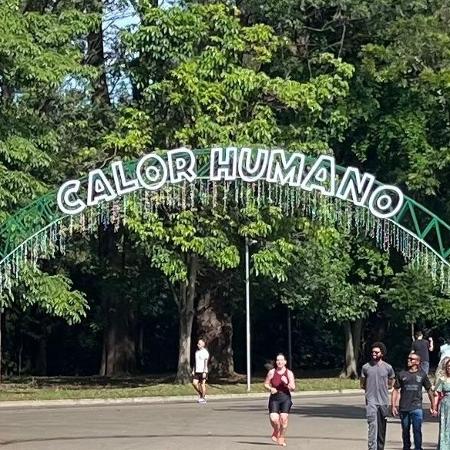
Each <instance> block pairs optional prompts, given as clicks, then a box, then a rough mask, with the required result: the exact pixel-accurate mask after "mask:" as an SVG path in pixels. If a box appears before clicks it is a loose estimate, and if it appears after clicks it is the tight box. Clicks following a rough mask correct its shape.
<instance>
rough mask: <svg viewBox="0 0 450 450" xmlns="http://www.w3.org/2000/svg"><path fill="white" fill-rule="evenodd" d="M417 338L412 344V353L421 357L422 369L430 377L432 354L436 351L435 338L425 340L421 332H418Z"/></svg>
mask: <svg viewBox="0 0 450 450" xmlns="http://www.w3.org/2000/svg"><path fill="white" fill-rule="evenodd" d="M415 336H416V339H415V341H414V342H413V343H412V346H411V351H412V352H413V353H415V354H416V355H419V356H420V360H421V363H420V368H421V369H422V370H423V371H424V372H425V373H426V374H427V375H428V372H429V371H430V352H432V351H433V349H434V343H433V338H431V337H429V338H428V339H424V338H423V333H422V332H421V331H417V332H416V334H415Z"/></svg>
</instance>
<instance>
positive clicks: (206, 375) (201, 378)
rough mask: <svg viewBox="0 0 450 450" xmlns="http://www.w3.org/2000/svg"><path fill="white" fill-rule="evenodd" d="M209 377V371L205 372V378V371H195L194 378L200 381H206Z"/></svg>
mask: <svg viewBox="0 0 450 450" xmlns="http://www.w3.org/2000/svg"><path fill="white" fill-rule="evenodd" d="M207 379H208V373H206V374H205V378H203V372H195V373H194V380H198V381H206V380H207Z"/></svg>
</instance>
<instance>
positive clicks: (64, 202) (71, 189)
mask: <svg viewBox="0 0 450 450" xmlns="http://www.w3.org/2000/svg"><path fill="white" fill-rule="evenodd" d="M80 184H81V183H80V182H79V181H78V180H69V181H66V182H65V183H64V184H63V185H62V186H61V187H60V188H59V190H58V195H57V202H58V207H59V209H60V210H61V211H62V212H63V213H65V214H78V213H80V212H81V211H83V209H84V208H86V203H84V202H83V201H82V200H80V199H79V198H78V199H76V200H71V199H70V196H71V195H74V194H76V193H77V192H78V191H79V190H80Z"/></svg>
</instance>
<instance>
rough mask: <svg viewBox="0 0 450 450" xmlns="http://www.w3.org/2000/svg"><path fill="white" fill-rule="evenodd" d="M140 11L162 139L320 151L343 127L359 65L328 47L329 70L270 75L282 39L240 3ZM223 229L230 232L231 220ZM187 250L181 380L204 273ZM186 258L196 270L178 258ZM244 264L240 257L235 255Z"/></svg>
mask: <svg viewBox="0 0 450 450" xmlns="http://www.w3.org/2000/svg"><path fill="white" fill-rule="evenodd" d="M139 11H140V16H141V18H142V22H141V25H140V28H139V29H138V31H137V32H136V33H130V34H129V35H127V36H126V37H125V38H124V39H125V43H126V45H127V48H128V53H129V55H130V56H129V57H128V59H129V61H130V73H131V81H132V84H133V87H134V92H135V95H134V97H135V98H136V99H137V100H138V103H137V104H138V106H139V108H140V109H142V110H143V111H144V112H145V113H146V115H148V116H149V117H150V118H151V123H152V138H153V143H154V146H155V147H157V148H158V147H160V148H161V147H162V148H170V147H174V146H177V145H181V144H185V145H189V146H192V147H202V146H206V145H210V144H211V143H220V142H225V143H227V144H229V143H234V144H243V143H245V144H248V143H249V142H251V143H261V144H263V145H277V144H279V145H283V144H284V145H287V146H292V147H293V148H298V147H308V146H309V147H308V148H310V147H313V146H315V147H317V148H318V149H319V151H324V150H326V149H327V148H328V146H327V144H326V136H328V134H330V133H334V132H336V128H337V127H339V117H338V116H337V115H336V114H335V113H334V112H333V110H334V108H335V107H336V105H337V104H339V102H340V100H341V98H342V97H345V95H346V92H347V86H348V84H347V80H348V78H349V77H350V76H351V73H352V69H351V67H350V66H348V65H346V64H342V63H341V62H340V61H338V60H335V59H333V58H332V57H331V56H330V55H322V56H321V57H320V58H317V60H316V61H315V63H314V64H315V66H316V67H317V70H319V69H318V68H319V67H321V68H322V69H323V70H324V71H325V73H321V74H320V75H317V76H316V77H314V76H313V77H312V78H311V80H309V81H308V82H305V83H299V82H293V81H291V80H285V79H282V78H271V77H270V76H268V75H267V74H266V73H265V71H264V67H265V66H266V65H267V64H268V63H270V61H271V59H272V57H273V55H274V53H275V51H276V50H277V49H279V48H280V47H281V46H283V41H282V40H280V39H278V38H277V37H276V36H275V35H274V34H273V31H272V30H271V29H270V27H267V26H264V25H255V26H252V27H244V26H242V25H241V24H240V22H239V13H238V11H236V10H235V9H233V8H227V7H225V6H224V5H220V4H214V5H197V4H194V5H188V6H186V7H172V8H168V9H157V8H153V7H152V5H149V4H148V3H146V2H141V3H140V10H139ZM136 54H137V55H138V57H137V58H136V57H135V55H136ZM196 214H197V218H196V219H195V220H196V221H198V223H199V225H200V226H203V225H202V223H206V222H207V221H208V218H207V216H208V215H209V214H211V211H209V210H205V211H197V212H196ZM212 214H214V212H213V213H212ZM222 226H223V224H222ZM197 228H198V226H195V227H194V229H197ZM135 229H136V228H135ZM214 232H215V233H218V234H219V235H225V233H224V229H223V228H222V229H217V230H215V231H214ZM242 235H245V233H243V232H241V236H242ZM141 237H142V233H141ZM231 241H232V242H233V241H237V237H235V238H233V239H231ZM187 248H188V249H189V250H191V249H190V248H189V247H187ZM152 251H153V252H154V250H152ZM233 252H236V250H233ZM182 255H183V256H182V257H181V255H180V254H178V253H177V254H173V253H172V254H171V257H172V258H175V261H177V264H178V267H180V268H181V267H183V270H182V271H181V272H180V273H183V274H184V275H183V276H184V277H185V278H184V280H183V279H182V278H181V279H178V280H177V281H182V280H183V281H182V282H183V283H186V282H187V283H188V285H189V286H191V289H192V290H191V291H189V292H190V295H192V297H193V298H190V297H189V295H187V293H186V295H185V294H183V295H181V296H180V295H178V297H181V298H186V299H188V307H187V308H186V307H185V306H182V307H180V313H181V314H188V316H189V317H188V318H187V319H184V318H181V319H180V320H181V321H182V322H183V323H184V321H186V322H185V324H184V325H183V326H182V327H181V329H182V332H183V336H182V338H181V340H180V364H179V370H178V379H180V380H181V379H182V378H183V377H184V375H183V374H185V373H187V370H188V365H189V357H188V355H189V352H190V350H189V344H190V341H187V339H190V332H191V326H190V323H192V321H191V318H190V317H191V316H192V314H193V310H192V309H191V307H193V305H194V297H195V292H196V291H195V283H197V282H198V281H199V280H198V278H197V275H196V273H197V271H198V263H199V260H198V257H197V256H195V255H194V254H190V253H186V252H185V253H182ZM200 256H202V257H205V254H202V255H200ZM180 258H181V260H182V261H184V264H188V266H189V269H186V267H185V266H182V265H179V262H180ZM236 264H237V260H235V261H233V265H236ZM187 280H189V281H187ZM185 286H186V285H185ZM184 289H185V288H183V292H184ZM186 343H187V344H188V345H187V346H186Z"/></svg>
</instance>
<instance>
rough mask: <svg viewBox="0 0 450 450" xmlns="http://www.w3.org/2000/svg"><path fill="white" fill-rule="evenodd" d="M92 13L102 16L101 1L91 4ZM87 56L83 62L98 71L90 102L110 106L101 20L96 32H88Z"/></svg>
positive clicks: (96, 0)
mask: <svg viewBox="0 0 450 450" xmlns="http://www.w3.org/2000/svg"><path fill="white" fill-rule="evenodd" d="M92 12H95V13H99V14H101V15H103V1H102V0H95V1H93V2H92ZM87 47H88V48H87V54H86V59H85V62H86V64H89V65H90V66H93V67H95V68H96V69H98V74H99V75H98V77H97V79H96V80H95V81H94V85H93V89H94V92H93V96H92V100H93V102H94V103H95V104H97V105H100V106H106V105H110V104H111V99H110V96H109V91H108V83H107V78H106V64H105V49H104V37H103V26H102V20H100V22H99V24H98V27H97V29H96V30H94V31H92V32H90V33H89V34H88V37H87Z"/></svg>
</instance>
